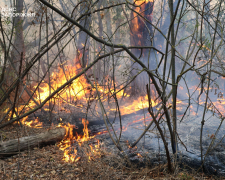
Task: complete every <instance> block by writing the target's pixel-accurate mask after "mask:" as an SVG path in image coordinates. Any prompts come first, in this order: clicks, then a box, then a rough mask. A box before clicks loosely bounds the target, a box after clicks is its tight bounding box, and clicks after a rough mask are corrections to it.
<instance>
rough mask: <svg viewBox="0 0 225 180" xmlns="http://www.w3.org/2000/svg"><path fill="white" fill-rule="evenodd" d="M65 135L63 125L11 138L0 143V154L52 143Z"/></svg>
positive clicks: (6, 154) (7, 154)
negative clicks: (42, 131) (31, 134)
mask: <svg viewBox="0 0 225 180" xmlns="http://www.w3.org/2000/svg"><path fill="white" fill-rule="evenodd" d="M65 135H66V129H65V128H63V127H60V128H56V129H50V130H48V131H47V132H44V133H40V134H36V135H33V136H26V137H22V138H18V139H12V140H9V141H5V142H2V143H0V155H2V156H10V155H14V154H16V153H18V152H20V151H24V150H28V149H30V148H34V147H37V146H42V145H44V144H52V143H56V142H58V141H61V140H63V138H64V136H65Z"/></svg>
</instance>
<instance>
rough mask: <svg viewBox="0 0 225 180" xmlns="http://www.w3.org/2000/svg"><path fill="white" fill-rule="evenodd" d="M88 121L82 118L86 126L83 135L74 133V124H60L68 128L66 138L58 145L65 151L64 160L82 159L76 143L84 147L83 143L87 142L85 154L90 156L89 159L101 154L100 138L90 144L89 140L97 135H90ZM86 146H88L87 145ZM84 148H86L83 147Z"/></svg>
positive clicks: (75, 160) (74, 160)
mask: <svg viewBox="0 0 225 180" xmlns="http://www.w3.org/2000/svg"><path fill="white" fill-rule="evenodd" d="M88 123H89V122H88V121H87V120H86V119H84V118H83V119H82V124H83V126H84V129H83V133H84V134H83V135H78V134H77V135H75V136H74V135H73V130H74V128H75V126H74V125H71V124H68V125H62V124H59V125H58V127H64V128H65V129H66V135H65V138H64V139H63V140H62V141H61V142H60V143H59V144H58V145H57V146H58V147H59V148H60V149H61V150H62V151H64V156H63V160H64V161H66V162H77V161H79V159H80V156H79V155H78V150H77V149H76V148H75V147H76V143H77V145H78V147H79V146H80V147H82V145H83V144H86V145H87V146H88V148H85V154H86V155H87V156H88V158H89V160H91V159H92V157H93V156H95V157H96V156H98V155H100V152H99V146H100V144H99V140H98V141H97V144H96V145H88V144H87V142H88V141H89V140H90V139H93V138H94V137H95V136H89V131H88ZM85 142H86V143H85ZM87 146H86V147H87ZM83 149H84V148H83Z"/></svg>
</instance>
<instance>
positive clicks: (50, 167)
mask: <svg viewBox="0 0 225 180" xmlns="http://www.w3.org/2000/svg"><path fill="white" fill-rule="evenodd" d="M48 128H49V127H45V128H41V129H33V128H28V127H22V128H21V127H19V126H18V125H11V126H8V127H5V128H3V129H1V131H0V132H1V140H2V141H6V140H9V139H14V138H18V137H23V136H27V135H31V134H36V133H41V132H44V131H46V129H48ZM85 149H86V146H85V145H84V146H83V147H81V148H80V149H79V151H80V154H79V156H80V157H81V159H80V160H79V161H78V162H74V163H67V162H65V161H63V160H62V158H63V152H62V151H61V150H60V149H59V148H58V147H57V146H56V145H47V146H45V147H36V148H34V149H30V150H29V151H24V152H20V153H19V154H17V155H14V156H10V157H3V156H2V157H1V160H0V179H76V180H79V179H104V180H105V179H113V180H114V179H223V178H222V177H217V176H207V175H205V174H203V173H200V172H198V173H196V170H195V169H192V168H191V167H188V168H186V167H183V168H178V169H177V170H176V171H175V173H173V174H170V173H168V171H167V165H166V164H165V163H149V164H151V165H143V162H144V164H146V162H150V161H151V160H147V161H146V160H145V161H142V160H141V161H140V160H139V161H137V160H136V158H135V156H133V160H132V161H131V163H130V162H128V161H127V159H126V158H124V156H122V155H120V154H119V153H118V151H116V150H115V148H114V149H112V146H108V145H107V142H106V143H105V146H104V145H103V146H101V148H100V149H99V153H98V154H97V155H93V156H92V157H91V160H90V159H89V158H88V156H87V154H85V152H86V150H85ZM143 157H144V156H143ZM140 162H142V163H140ZM147 164H148V163H147ZM152 164H153V165H152Z"/></svg>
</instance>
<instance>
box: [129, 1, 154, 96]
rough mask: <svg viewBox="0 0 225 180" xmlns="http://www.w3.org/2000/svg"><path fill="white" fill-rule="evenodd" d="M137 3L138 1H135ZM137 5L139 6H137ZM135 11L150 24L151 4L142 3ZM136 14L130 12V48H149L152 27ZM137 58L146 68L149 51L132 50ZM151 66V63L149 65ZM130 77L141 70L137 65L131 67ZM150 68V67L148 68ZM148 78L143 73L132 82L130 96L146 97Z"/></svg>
mask: <svg viewBox="0 0 225 180" xmlns="http://www.w3.org/2000/svg"><path fill="white" fill-rule="evenodd" d="M137 2H138V1H137ZM138 5H139V4H138ZM135 11H136V12H138V13H139V14H141V15H142V16H143V17H145V18H146V19H147V20H148V21H149V22H152V11H153V2H148V3H144V4H142V5H141V8H139V7H137V8H135ZM149 22H147V21H146V20H145V19H143V18H142V17H140V16H139V15H138V14H137V13H135V12H131V25H130V26H131V30H130V43H131V46H151V45H152V42H151V36H152V33H153V31H152V26H151V24H150V23H149ZM132 53H134V54H135V55H136V56H137V57H140V56H141V58H140V59H141V61H142V62H144V64H145V65H146V66H147V67H148V64H149V49H146V50H143V51H141V50H140V49H132ZM151 65H152V63H151ZM131 68H132V71H131V77H133V76H135V75H136V74H137V73H138V71H139V70H141V69H142V68H141V67H140V66H138V65H137V64H134V65H132V67H131ZM150 68H151V67H150ZM148 80H149V78H148V75H147V73H145V72H143V73H141V74H140V75H138V77H137V78H136V79H135V80H134V81H133V82H132V84H131V87H132V88H131V91H132V92H131V93H132V95H137V94H141V95H146V92H145V87H146V84H148V83H149V82H148Z"/></svg>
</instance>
